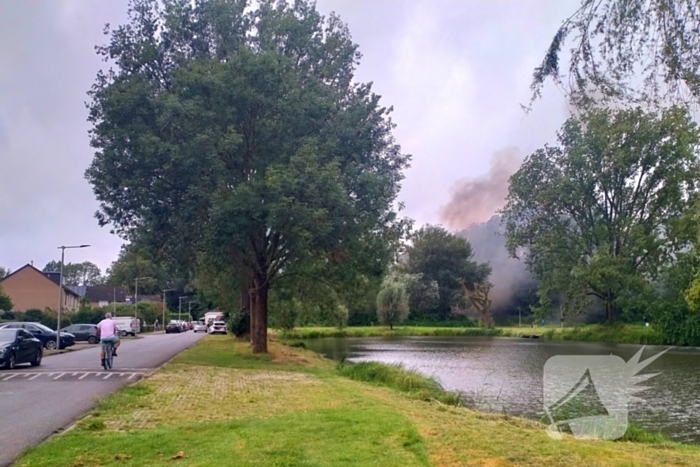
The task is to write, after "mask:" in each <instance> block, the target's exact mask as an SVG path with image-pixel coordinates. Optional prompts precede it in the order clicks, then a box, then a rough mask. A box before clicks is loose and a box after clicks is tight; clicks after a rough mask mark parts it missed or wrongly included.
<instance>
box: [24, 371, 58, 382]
mask: <svg viewBox="0 0 700 467" xmlns="http://www.w3.org/2000/svg"><path fill="white" fill-rule="evenodd" d="M51 374H53V373H51ZM41 375H42V373H37V374H35V375H34V376H32V377H31V378H29V380H28V381H31V380H33V379H34V378H38V377H39V376H41Z"/></svg>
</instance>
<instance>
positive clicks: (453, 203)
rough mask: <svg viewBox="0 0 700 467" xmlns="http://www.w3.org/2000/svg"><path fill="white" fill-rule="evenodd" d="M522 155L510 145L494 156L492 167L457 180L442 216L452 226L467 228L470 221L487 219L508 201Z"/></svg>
mask: <svg viewBox="0 0 700 467" xmlns="http://www.w3.org/2000/svg"><path fill="white" fill-rule="evenodd" d="M521 163H522V158H521V157H520V156H519V151H518V148H516V147H507V148H504V149H501V150H500V151H497V152H496V153H494V154H493V156H491V169H490V170H489V171H488V172H487V173H486V174H484V175H482V176H481V177H478V178H475V179H465V180H461V181H459V182H457V183H456V184H455V186H454V187H453V188H452V190H451V191H452V199H451V200H450V202H449V203H448V204H447V205H446V206H444V207H443V208H442V209H441V212H440V218H441V220H442V222H443V223H445V224H446V225H447V226H449V227H450V228H452V229H466V228H467V227H469V226H470V225H471V224H474V223H479V222H486V221H487V220H489V219H490V218H491V216H493V215H494V214H495V213H496V211H498V210H499V209H501V208H502V207H503V206H504V204H505V199H506V196H507V195H508V179H509V178H510V176H511V175H513V174H514V173H515V172H516V171H517V170H518V168H519V167H520V164H521Z"/></svg>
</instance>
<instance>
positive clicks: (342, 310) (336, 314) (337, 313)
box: [332, 303, 349, 331]
mask: <svg viewBox="0 0 700 467" xmlns="http://www.w3.org/2000/svg"><path fill="white" fill-rule="evenodd" d="M332 311H333V313H332V318H333V322H334V324H335V327H337V328H338V329H340V330H341V331H342V330H343V329H344V328H345V326H347V324H348V316H349V312H348V307H346V306H345V305H343V304H342V303H340V304H338V306H336V307H335V308H333V310H332Z"/></svg>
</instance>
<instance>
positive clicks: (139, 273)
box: [106, 246, 172, 295]
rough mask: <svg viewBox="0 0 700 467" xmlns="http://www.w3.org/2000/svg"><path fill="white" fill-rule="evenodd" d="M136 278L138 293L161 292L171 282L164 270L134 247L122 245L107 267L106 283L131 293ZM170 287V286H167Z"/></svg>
mask: <svg viewBox="0 0 700 467" xmlns="http://www.w3.org/2000/svg"><path fill="white" fill-rule="evenodd" d="M136 278H143V279H139V290H138V292H139V295H155V294H160V293H162V290H163V289H164V288H166V287H164V286H165V285H167V284H168V283H170V282H172V278H171V277H169V275H168V274H167V272H166V270H165V269H164V268H163V267H162V266H161V265H160V264H157V263H155V262H153V261H151V260H150V259H149V258H147V257H145V255H144V253H142V252H140V251H139V250H137V249H135V248H134V247H129V246H122V248H121V250H120V251H119V257H118V258H117V260H116V261H114V262H113V263H112V265H111V267H109V268H108V269H107V279H106V283H107V285H113V286H118V287H125V288H126V290H127V291H128V292H129V293H131V294H133V293H135V291H136ZM168 288H172V287H168Z"/></svg>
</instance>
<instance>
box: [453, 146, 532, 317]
mask: <svg viewBox="0 0 700 467" xmlns="http://www.w3.org/2000/svg"><path fill="white" fill-rule="evenodd" d="M521 163H522V158H521V157H520V155H519V151H518V148H516V147H506V148H503V149H501V150H500V151H497V152H496V153H494V154H493V156H492V157H491V168H490V170H489V171H488V172H487V173H486V174H484V175H482V176H481V177H477V178H473V179H466V180H462V181H460V182H458V183H457V184H456V185H455V187H453V189H452V199H451V200H450V202H449V203H448V204H447V205H446V206H444V207H443V208H442V210H441V213H440V215H441V220H442V222H444V223H445V224H446V225H447V226H448V227H450V228H452V229H456V230H459V232H458V233H457V235H459V236H460V237H463V238H466V239H467V240H469V243H471V245H472V248H473V250H474V259H475V260H476V261H478V262H480V263H483V262H487V263H489V264H490V265H491V269H492V272H491V276H490V277H489V281H490V282H491V283H492V284H493V288H492V289H491V294H490V296H491V299H492V300H493V303H492V306H491V309H492V312H493V314H494V316H498V315H501V316H503V315H510V316H513V315H515V316H517V313H518V312H517V310H516V309H515V307H516V306H518V305H522V297H523V296H524V295H527V293H526V292H527V290H532V288H533V286H534V280H533V278H532V276H531V274H530V272H529V271H528V269H527V267H526V266H525V263H524V262H523V261H521V260H518V259H515V258H511V257H510V256H509V255H508V251H507V250H506V246H505V245H506V244H505V237H504V229H503V226H501V218H500V216H498V215H496V212H497V211H498V210H499V209H501V208H502V207H503V206H504V205H505V199H506V196H507V195H508V182H509V179H510V176H511V175H513V174H514V173H515V172H516V171H517V170H518V168H519V167H520V164H521ZM523 311H524V310H523Z"/></svg>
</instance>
